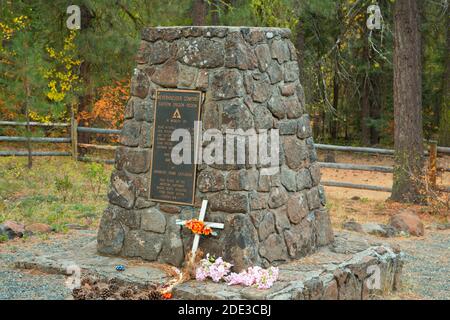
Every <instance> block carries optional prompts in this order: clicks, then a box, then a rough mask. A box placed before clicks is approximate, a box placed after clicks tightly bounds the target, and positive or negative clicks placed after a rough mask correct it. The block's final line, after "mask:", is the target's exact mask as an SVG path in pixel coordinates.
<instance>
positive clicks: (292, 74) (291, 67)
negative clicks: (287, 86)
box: [284, 61, 299, 82]
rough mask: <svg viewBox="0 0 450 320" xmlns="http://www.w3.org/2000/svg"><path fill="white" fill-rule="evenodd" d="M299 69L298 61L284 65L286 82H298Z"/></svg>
mask: <svg viewBox="0 0 450 320" xmlns="http://www.w3.org/2000/svg"><path fill="white" fill-rule="evenodd" d="M298 75H299V69H298V64H297V61H291V62H288V63H286V64H285V65H284V81H285V82H293V81H296V80H298Z"/></svg>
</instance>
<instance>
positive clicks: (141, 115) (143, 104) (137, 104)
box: [131, 97, 153, 122]
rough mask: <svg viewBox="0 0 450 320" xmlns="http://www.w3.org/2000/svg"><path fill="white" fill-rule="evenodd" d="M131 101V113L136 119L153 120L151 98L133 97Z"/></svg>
mask: <svg viewBox="0 0 450 320" xmlns="http://www.w3.org/2000/svg"><path fill="white" fill-rule="evenodd" d="M132 99H133V98H132ZM131 101H133V115H134V119H135V120H136V121H146V122H153V106H152V100H150V99H145V100H142V99H138V98H136V97H134V100H131Z"/></svg>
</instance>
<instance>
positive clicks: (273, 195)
mask: <svg viewBox="0 0 450 320" xmlns="http://www.w3.org/2000/svg"><path fill="white" fill-rule="evenodd" d="M287 200H288V194H287V192H286V190H285V189H284V187H275V188H272V190H271V191H270V194H269V208H272V209H275V208H279V207H281V206H282V205H284V204H286V202H287Z"/></svg>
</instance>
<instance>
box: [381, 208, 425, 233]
mask: <svg viewBox="0 0 450 320" xmlns="http://www.w3.org/2000/svg"><path fill="white" fill-rule="evenodd" d="M389 225H390V226H391V227H393V228H394V229H396V230H397V231H398V232H402V231H403V232H407V233H409V234H410V235H413V236H418V237H420V236H423V235H424V226H423V223H422V221H420V218H419V217H418V216H417V215H416V214H415V213H413V212H412V211H410V210H405V211H403V212H401V213H398V214H396V215H394V216H393V217H391V219H390V220H389Z"/></svg>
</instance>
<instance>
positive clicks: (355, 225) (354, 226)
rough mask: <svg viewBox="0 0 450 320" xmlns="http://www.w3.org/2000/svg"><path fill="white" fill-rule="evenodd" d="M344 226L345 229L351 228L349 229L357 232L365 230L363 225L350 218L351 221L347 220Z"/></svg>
mask: <svg viewBox="0 0 450 320" xmlns="http://www.w3.org/2000/svg"><path fill="white" fill-rule="evenodd" d="M342 228H343V229H345V230H349V231H355V232H360V233H362V232H364V231H363V228H362V225H361V224H360V223H358V222H356V221H354V220H350V221H345V222H344V223H343V224H342Z"/></svg>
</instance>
